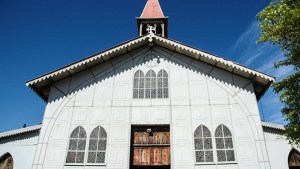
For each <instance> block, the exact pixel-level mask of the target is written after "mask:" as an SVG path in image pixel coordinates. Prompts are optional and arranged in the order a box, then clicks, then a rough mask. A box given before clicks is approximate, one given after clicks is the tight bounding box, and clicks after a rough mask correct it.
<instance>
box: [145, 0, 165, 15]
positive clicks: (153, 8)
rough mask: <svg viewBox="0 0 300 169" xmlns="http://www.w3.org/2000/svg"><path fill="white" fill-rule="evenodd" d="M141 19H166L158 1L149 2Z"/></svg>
mask: <svg viewBox="0 0 300 169" xmlns="http://www.w3.org/2000/svg"><path fill="white" fill-rule="evenodd" d="M140 18H143V19H154V18H165V16H164V13H163V11H162V9H161V7H160V4H159V2H158V0H148V1H147V3H146V6H145V8H144V10H143V12H142V14H141V16H140Z"/></svg>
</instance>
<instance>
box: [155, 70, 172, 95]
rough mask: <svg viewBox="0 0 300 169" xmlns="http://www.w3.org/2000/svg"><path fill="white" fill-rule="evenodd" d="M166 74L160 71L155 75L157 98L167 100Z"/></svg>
mask: <svg viewBox="0 0 300 169" xmlns="http://www.w3.org/2000/svg"><path fill="white" fill-rule="evenodd" d="M168 84H169V83H168V73H167V72H166V71H165V70H160V71H159V72H158V74H157V97H158V98H168V97H169V92H168Z"/></svg>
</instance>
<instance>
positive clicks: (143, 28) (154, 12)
mask: <svg viewBox="0 0 300 169" xmlns="http://www.w3.org/2000/svg"><path fill="white" fill-rule="evenodd" d="M137 26H138V31H139V36H143V35H146V34H148V32H149V31H148V30H149V29H148V28H150V27H152V28H154V29H153V31H154V32H153V33H154V34H155V35H157V36H162V37H168V17H165V16H164V13H163V11H162V9H161V7H160V4H159V2H158V0H148V1H147V4H146V6H145V8H144V10H143V13H142V15H141V16H140V17H138V18H137Z"/></svg>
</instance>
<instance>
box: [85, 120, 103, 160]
mask: <svg viewBox="0 0 300 169" xmlns="http://www.w3.org/2000/svg"><path fill="white" fill-rule="evenodd" d="M98 127H99V131H98V138H91V134H92V132H93V131H94V130H96V128H98ZM101 130H104V132H105V138H104V137H103V138H101V137H100V132H101ZM91 139H96V140H97V142H98V141H99V140H105V142H106V143H105V150H98V143H97V150H90V149H89V148H90V141H91ZM90 152H95V153H96V154H97V153H99V152H104V162H103V163H96V162H95V163H90V162H88V160H89V153H90ZM106 157H107V132H106V130H105V129H104V128H103V127H102V126H101V125H98V126H96V127H94V128H93V130H92V131H91V132H90V135H89V140H88V146H87V159H86V164H92V165H98V164H105V163H106Z"/></svg>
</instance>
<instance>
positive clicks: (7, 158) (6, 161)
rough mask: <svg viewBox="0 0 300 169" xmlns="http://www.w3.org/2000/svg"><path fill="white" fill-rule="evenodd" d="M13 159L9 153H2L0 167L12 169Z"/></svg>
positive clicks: (1, 168) (0, 168)
mask: <svg viewBox="0 0 300 169" xmlns="http://www.w3.org/2000/svg"><path fill="white" fill-rule="evenodd" d="M13 168H14V160H13V158H12V156H11V155H10V154H9V153H6V154H4V155H3V156H2V157H0V169H13Z"/></svg>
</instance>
